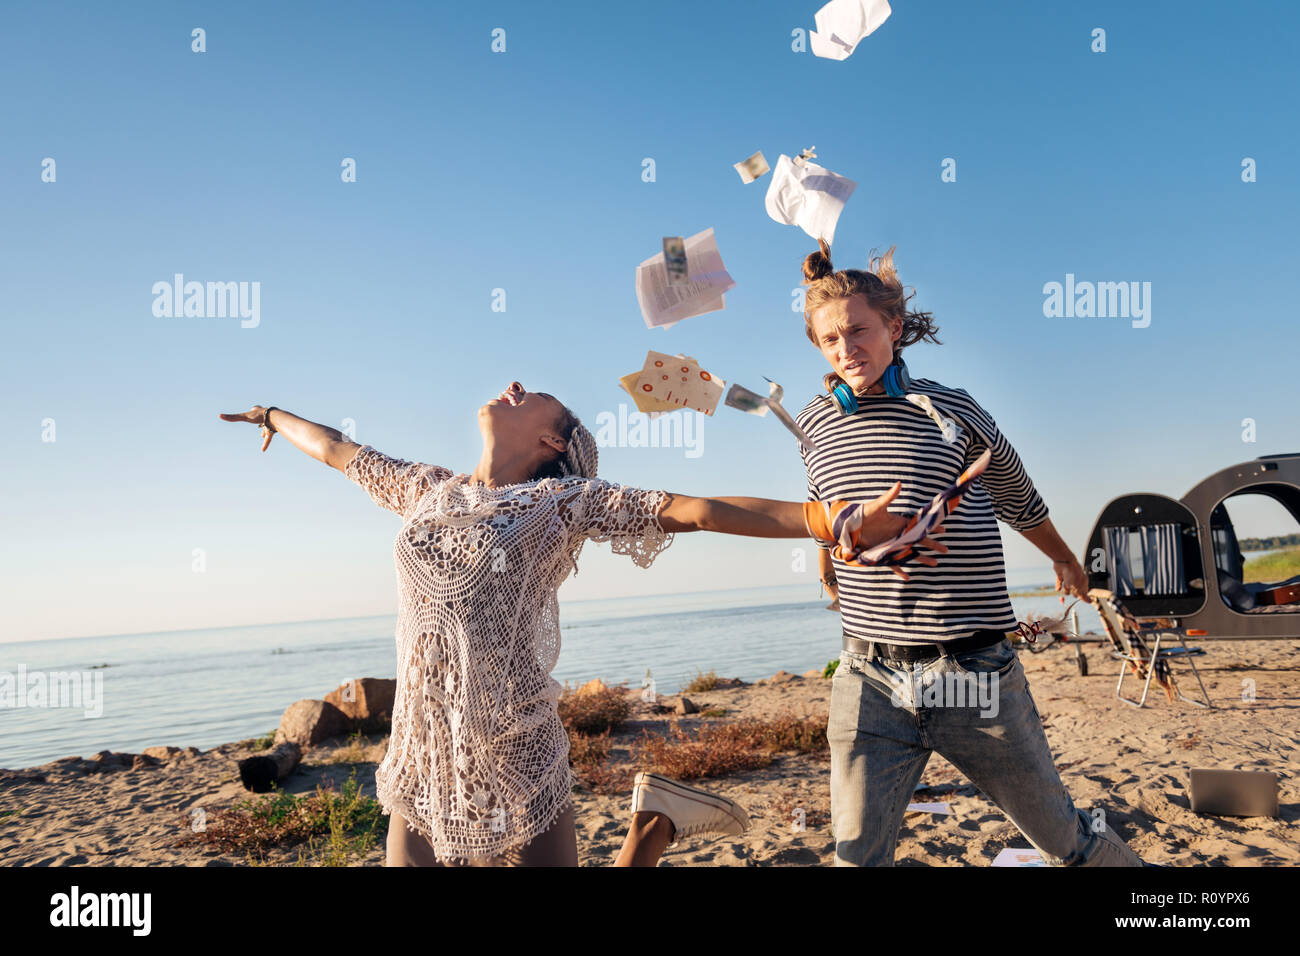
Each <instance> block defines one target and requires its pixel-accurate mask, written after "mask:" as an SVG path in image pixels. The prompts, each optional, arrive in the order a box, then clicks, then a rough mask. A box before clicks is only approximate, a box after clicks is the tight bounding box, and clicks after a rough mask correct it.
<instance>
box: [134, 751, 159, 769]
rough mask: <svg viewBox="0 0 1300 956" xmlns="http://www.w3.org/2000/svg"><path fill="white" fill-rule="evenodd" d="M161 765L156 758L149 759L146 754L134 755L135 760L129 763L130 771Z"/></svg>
mask: <svg viewBox="0 0 1300 956" xmlns="http://www.w3.org/2000/svg"><path fill="white" fill-rule="evenodd" d="M160 763H162V761H161V760H159V759H158V758H157V757H150V756H149V755H148V754H136V755H135V759H134V760H133V761H131V769H132V770H139V769H140V768H142V767H156V766H158V764H160Z"/></svg>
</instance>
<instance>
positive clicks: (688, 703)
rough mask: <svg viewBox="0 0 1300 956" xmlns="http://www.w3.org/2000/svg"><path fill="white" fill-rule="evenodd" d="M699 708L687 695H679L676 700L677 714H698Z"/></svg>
mask: <svg viewBox="0 0 1300 956" xmlns="http://www.w3.org/2000/svg"><path fill="white" fill-rule="evenodd" d="M699 712H700V708H699V707H697V706H696V705H695V702H694V701H693V700H691V699H690V698H689V697H679V698H678V700H677V713H679V714H698V713H699Z"/></svg>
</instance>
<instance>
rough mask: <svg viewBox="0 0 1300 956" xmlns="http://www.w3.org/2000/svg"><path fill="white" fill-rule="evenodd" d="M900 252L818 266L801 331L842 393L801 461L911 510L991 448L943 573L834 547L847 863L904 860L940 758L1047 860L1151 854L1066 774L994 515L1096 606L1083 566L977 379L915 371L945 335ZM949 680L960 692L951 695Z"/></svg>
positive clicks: (835, 495) (816, 483)
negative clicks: (934, 759) (943, 380)
mask: <svg viewBox="0 0 1300 956" xmlns="http://www.w3.org/2000/svg"><path fill="white" fill-rule="evenodd" d="M893 251H894V250H892V249H891V250H889V252H888V253H886V254H885V256H884V257H883V258H880V259H878V260H876V259H873V261H872V262H871V263H870V270H869V271H861V270H858V269H846V270H843V271H839V272H837V271H835V270H834V268H833V267H832V265H831V259H830V247H829V246H828V245H827V244H826V242H825V241H824V240H823V241H821V242H820V251H818V252H814V253H812V254H811V255H809V256H808V257H807V258H806V259H805V260H804V265H803V271H804V280H805V284H806V285H807V286H808V291H807V293H806V296H805V312H804V331H805V333H806V334H807V336H808V339H809V340H810V341H811V342H812V343H813V344H814V345H815V346H817V348H818V349H820V350H821V353H822V355H823V356H824V357H825V359H826V361H827V362H828V363H829V364H830V366H831V372H830V373H829V374H828V375H827V376H826V380H825V386H826V389H827V390H828V392H830V393H831V394H830V395H822V396H818V397H817V398H815V399H814V400H813V401H811V402H809V403H808V404H807V405H806V406H805V407H804V408H803V410H802V411H801V412H800V413H799V415H798V417H797V420H798V422H799V424H800V425H801V426H802V427H803V428H804V430H805V431H806V432H807V433H808V434H809V436H810V437H811V438H812V439H813V441H814V442H816V443H817V444H818V445H819V446H820V448H821V450H820V451H816V452H809V453H806V454H805V455H804V464H805V466H806V468H807V474H808V496H809V498H810V499H812V500H819V499H821V500H831V499H839V498H855V499H856V498H864V497H869V496H870V495H871V494H872V492H873V489H876V488H879V487H882V486H884V485H887V484H890V483H892V482H893V481H894V480H895V479H896V478H898V477H901V478H902V479H903V481H904V482H905V483H906V485H907V488H908V491H907V492H906V493H904V494H903V495H902V496H900V497H899V500H898V502H897V504H899V505H902V506H908V505H911V506H913V507H919V506H921V505H922V504H924V500H925V498H927V497H928V496H930V495H932V494H934V493H935V492H938V491H941V490H942V489H943V488H945V487H946V486H948V485H949V484H951V483H952V482H953V481H954V480H955V478H956V477H957V475H959V474H960V473H961V472H962V471H963V470H964V469H965V468H967V467H969V466H970V465H971V463H972V462H973V461H975V460H976V459H977V458H979V457H981V456H982V455H983V454H984V453H985V452H988V453H989V454H990V462H989V464H988V467H987V469H986V470H985V471H984V473H983V475H982V477H981V478H980V479H979V481H978V482H977V483H976V484H974V485H972V486H971V488H970V489H969V492H968V494H967V495H966V496H965V498H964V499H963V503H962V507H961V510H960V512H958V513H956V514H955V515H953V516H952V517H950V518H949V519H947V520H946V521H945V524H946V526H947V528H948V537H947V540H948V541H949V542H950V545H951V548H950V550H949V552H948V553H947V557H946V558H945V560H944V564H943V566H942V567H940V568H936V569H935V570H933V571H919V572H918V573H917V574H916V576H915V578H914V579H913V580H911V581H901V580H898V579H896V578H891V577H890V576H889V575H888V574H886V573H885V572H884V569H883V568H878V567H865V566H862V565H855V564H846V563H845V562H843V561H840V560H838V559H837V558H835V557H834V556H833V555H832V554H830V553H824V554H823V556H822V565H821V566H822V570H823V581H825V583H826V584H827V587H828V589H829V590H830V592H831V595H832V596H833V597H834V598H836V600H837V601H838V602H839V605H840V616H841V620H842V622H843V629H844V638H843V654H842V655H841V658H840V666H839V667H838V668H837V670H836V671H835V677H834V682H833V685H832V690H831V704H830V722H829V726H828V728H827V738H828V740H829V742H830V747H831V819H832V827H833V829H834V832H835V840H836V844H835V862H836V864H837V865H843V866H892V865H893V859H894V848H895V844H896V841H897V838H898V829H899V826H900V824H901V823H902V820H903V814H904V812H905V811H906V807H907V802H908V798H909V795H910V794H911V793H912V791H913V789H914V788H915V787H916V784H917V783H918V782H919V781H920V779H921V774H922V772H923V771H924V769H925V765H926V762H927V761H928V760H929V757H930V754H931V752H932V751H938V752H939V753H941V754H943V756H945V757H946V758H948V760H949V761H950V762H951V763H952V764H953V765H954V766H956V767H957V768H958V769H959V770H960V771H961V772H962V773H964V774H966V776H968V777H969V778H970V779H971V781H972V782H973V783H974V784H975V785H976V786H978V787H979V788H980V790H982V791H983V792H984V793H985V794H987V795H988V796H989V798H990V799H992V800H993V802H994V803H996V804H997V805H998V806H999V807H1001V808H1002V810H1003V811H1004V812H1005V813H1006V814H1007V816H1008V817H1009V818H1010V819H1011V820H1012V822H1014V823H1015V824H1016V825H1017V826H1018V827H1019V828H1020V830H1021V832H1022V833H1024V835H1025V836H1026V837H1028V838H1029V840H1030V841H1031V842H1032V843H1033V844H1034V845H1035V846H1036V847H1038V849H1039V850H1040V851H1042V853H1043V854H1044V856H1046V857H1047V859H1048V862H1049V863H1052V864H1065V865H1087V866H1104V865H1120V866H1136V865H1140V861H1138V859H1137V857H1136V856H1135V855H1134V854H1133V852H1132V851H1131V850H1129V849H1128V847H1127V846H1125V845H1124V842H1123V841H1122V840H1120V839H1119V837H1118V836H1116V835H1115V833H1114V830H1113V829H1109V828H1107V827H1106V826H1105V825H1104V821H1101V825H1100V826H1098V822H1099V820H1098V818H1097V817H1096V815H1095V814H1096V811H1094V815H1093V816H1089V815H1087V814H1085V813H1083V812H1081V811H1078V810H1076V808H1075V806H1074V804H1073V802H1072V801H1071V800H1070V796H1069V794H1068V793H1066V791H1065V788H1064V787H1063V786H1062V785H1061V778H1060V776H1059V775H1058V773H1057V771H1056V767H1055V766H1054V764H1053V762H1052V753H1051V750H1050V749H1049V748H1048V746H1047V738H1046V736H1045V735H1044V733H1043V726H1042V722H1041V721H1040V720H1039V717H1038V711H1037V708H1036V707H1035V706H1034V702H1033V698H1032V697H1031V696H1030V694H1029V687H1028V684H1027V683H1026V681H1025V676H1024V671H1023V670H1022V669H1021V666H1020V662H1019V660H1018V658H1017V657H1016V651H1015V649H1014V647H1012V644H1011V642H1010V640H1009V639H1008V636H1007V632H1008V631H1011V630H1013V629H1014V628H1015V626H1016V617H1015V614H1014V613H1013V611H1012V609H1011V601H1010V598H1009V597H1008V595H1007V585H1006V568H1005V566H1004V564H1003V559H1002V539H1001V537H1000V534H999V532H998V527H997V520H998V519H1000V520H1002V521H1003V522H1005V523H1006V524H1008V525H1010V526H1011V527H1012V528H1015V529H1016V530H1017V531H1019V532H1020V533H1021V534H1023V535H1024V536H1025V537H1026V538H1027V539H1028V540H1029V541H1030V542H1032V543H1033V544H1034V545H1036V546H1037V547H1038V548H1039V549H1040V550H1041V551H1042V552H1043V553H1044V554H1046V555H1047V556H1048V557H1049V558H1050V559H1051V560H1052V567H1053V568H1054V569H1055V572H1056V587H1057V589H1058V590H1062V591H1068V592H1069V593H1072V594H1075V595H1078V596H1079V597H1080V598H1081V599H1082V600H1084V601H1087V600H1088V597H1087V590H1088V578H1087V575H1086V574H1085V573H1084V571H1083V568H1082V566H1080V564H1079V561H1078V560H1077V559H1076V558H1075V557H1074V555H1073V554H1072V553H1071V552H1070V548H1069V547H1068V546H1067V545H1066V543H1065V542H1064V541H1063V540H1061V536H1060V535H1059V534H1058V533H1057V532H1056V529H1055V528H1054V527H1053V526H1052V522H1051V520H1050V519H1049V518H1048V516H1047V505H1046V504H1044V502H1043V499H1042V498H1041V497H1040V496H1039V494H1038V492H1037V491H1036V490H1035V488H1034V486H1033V483H1032V482H1031V481H1030V480H1029V476H1028V475H1027V474H1026V473H1025V469H1024V466H1023V465H1022V464H1021V461H1020V457H1019V456H1018V455H1017V454H1016V451H1015V449H1014V448H1012V446H1011V444H1010V443H1009V442H1008V441H1007V439H1006V438H1005V437H1004V436H1003V435H1002V434H1001V433H1000V432H999V431H998V427H997V424H996V423H995V422H994V421H993V418H992V416H990V415H989V413H988V412H987V411H985V410H984V408H983V407H981V406H980V405H979V404H978V403H977V402H976V401H975V400H974V399H973V398H971V396H970V395H969V394H968V393H967V392H966V391H964V390H963V389H960V388H951V387H948V386H945V385H940V384H939V383H938V382H934V381H931V380H929V379H915V380H909V379H908V377H907V376H906V372H905V367H904V366H903V363H902V359H901V352H902V350H903V349H904V348H905V347H906V346H908V345H911V344H913V343H915V342H919V341H922V340H924V339H929V340H931V341H934V342H936V343H937V342H938V339H937V337H936V335H935V333H936V331H937V329H936V327H935V325H934V320H933V317H932V316H931V315H930V313H928V312H915V311H912V310H910V309H908V307H907V302H908V299H909V298H910V296H908V295H906V294H905V292H904V289H903V286H902V284H901V283H900V282H899V279H898V274H897V272H896V270H895V269H894V265H893ZM837 393H838V394H837ZM936 687H938V688H952V689H953V693H952V699H947V698H946V697H945V695H944V694H939V693H936V692H935V691H934V688H936ZM922 688H924V690H923V691H922V690H921V689H922ZM968 689H970V690H972V692H977V693H976V699H975V700H972V699H970V695H969V694H967V693H966V691H967V690H968ZM900 705H901V706H900ZM928 708H933V709H932V710H931V709H928Z"/></svg>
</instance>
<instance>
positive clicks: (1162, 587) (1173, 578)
mask: <svg viewBox="0 0 1300 956" xmlns="http://www.w3.org/2000/svg"><path fill="white" fill-rule="evenodd" d="M1138 534H1139V535H1140V539H1141V542H1142V578H1143V583H1142V590H1143V593H1144V594H1161V595H1164V594H1186V593H1187V576H1186V574H1185V573H1184V571H1183V535H1182V528H1180V527H1179V526H1178V525H1176V524H1172V523H1164V524H1152V525H1144V526H1142V527H1141V528H1139V529H1138Z"/></svg>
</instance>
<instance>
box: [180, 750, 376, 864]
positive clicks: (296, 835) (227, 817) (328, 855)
mask: <svg viewBox="0 0 1300 956" xmlns="http://www.w3.org/2000/svg"><path fill="white" fill-rule="evenodd" d="M382 812H383V811H382V809H381V808H380V805H379V802H378V801H376V800H374V799H373V798H371V797H367V796H365V795H363V794H362V793H361V788H360V786H359V785H358V784H357V775H356V771H355V770H354V771H353V772H352V776H350V777H349V778H348V779H347V780H346V781H345V782H344V784H343V792H342V793H339V792H338V791H336V790H334V789H333V787H326V786H323V785H320V786H317V787H316V792H315V793H312V794H308V795H305V796H297V795H295V794H292V793H287V792H285V791H283V790H277V791H276V792H274V793H269V794H265V795H263V796H259V797H255V798H252V799H249V800H240V801H236V802H235V803H234V804H232V805H231V806H230V807H229V808H228V809H225V810H217V811H214V812H213V813H210V814H206V815H205V817H204V821H203V829H201V830H198V831H192V832H190V833H187V834H186V835H185V836H183V837H181V838H180V840H178V841H177V844H176V845H177V846H185V845H188V844H194V843H199V844H204V845H206V846H211V847H214V848H216V849H218V850H221V851H222V852H223V853H239V852H242V853H246V854H247V855H248V857H249V862H250V863H254V864H256V863H258V862H262V861H264V860H265V856H266V851H267V850H270V849H272V848H283V847H293V846H296V845H299V844H302V843H306V844H307V851H308V853H307V855H306V858H305V857H304V854H303V853H302V851H300V852H299V862H301V863H304V864H308V865H318V866H346V865H347V863H348V862H349V861H350V860H351V859H353V858H354V857H358V856H362V855H364V854H365V853H366V852H367V850H369V849H370V848H371V847H372V846H374V844H375V841H376V833H375V831H376V829H377V828H378V827H379V825H380V818H381V816H382ZM182 819H183V821H184V823H183V825H184V826H185V828H186V829H191V828H192V823H193V821H192V818H191V817H190V815H189V814H184V815H183V816H182Z"/></svg>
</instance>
